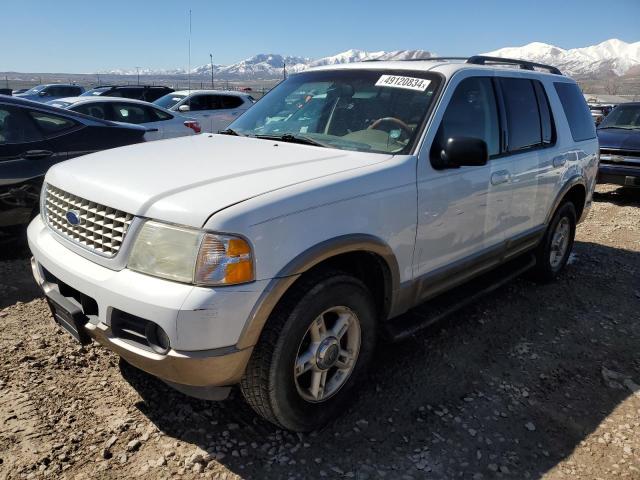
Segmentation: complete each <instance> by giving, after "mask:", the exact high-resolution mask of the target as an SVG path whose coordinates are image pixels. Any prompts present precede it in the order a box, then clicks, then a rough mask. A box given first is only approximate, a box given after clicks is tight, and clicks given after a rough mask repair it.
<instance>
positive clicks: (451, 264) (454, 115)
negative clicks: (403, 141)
mask: <svg viewBox="0 0 640 480" xmlns="http://www.w3.org/2000/svg"><path fill="white" fill-rule="evenodd" d="M456 80H457V81H456ZM499 118H500V116H499V109H498V104H497V101H496V94H495V89H494V85H493V80H492V79H491V78H489V77H477V76H469V74H468V73H467V74H461V75H460V76H458V77H454V79H453V81H452V82H451V84H450V85H449V87H448V89H447V91H446V92H445V93H444V95H443V101H442V102H441V104H440V107H439V109H438V111H437V112H436V114H435V116H434V123H433V125H432V126H431V128H430V129H429V133H428V134H427V137H426V138H425V143H424V144H423V147H422V149H421V153H420V158H419V163H418V175H417V188H418V227H417V236H416V248H415V253H414V277H416V278H420V277H422V279H423V280H424V281H423V282H422V284H423V288H422V295H421V297H422V299H425V298H427V297H429V296H432V295H433V294H435V293H434V292H437V291H438V289H444V288H445V287H446V286H449V285H451V283H456V281H458V280H460V279H462V278H463V277H464V276H465V275H467V274H472V273H474V272H475V271H476V269H477V268H478V267H479V266H482V265H486V264H490V263H491V262H492V261H493V260H494V257H493V254H494V253H497V252H498V251H499V250H500V248H501V247H502V244H503V241H504V225H505V219H506V217H508V215H509V209H510V205H509V204H510V195H511V190H510V188H509V185H508V180H505V179H508V174H505V170H506V162H508V160H507V159H504V158H499V154H500V150H501V149H500V142H501V140H500V139H501V128H500V121H499ZM455 136H460V137H475V138H481V139H483V140H484V141H485V142H486V143H487V146H488V150H489V154H490V159H489V161H488V162H487V164H486V165H482V166H462V167H459V168H448V169H442V170H438V169H435V168H434V167H433V166H432V164H431V157H432V156H433V155H439V154H440V151H441V149H442V148H441V146H442V145H444V142H446V141H447V139H448V138H451V137H455ZM458 283H459V282H458Z"/></svg>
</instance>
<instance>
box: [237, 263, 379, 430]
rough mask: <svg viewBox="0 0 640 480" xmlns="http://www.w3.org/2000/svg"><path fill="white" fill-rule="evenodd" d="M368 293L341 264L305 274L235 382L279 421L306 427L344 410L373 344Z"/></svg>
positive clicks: (373, 325) (259, 408) (373, 323)
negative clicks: (239, 378)
mask: <svg viewBox="0 0 640 480" xmlns="http://www.w3.org/2000/svg"><path fill="white" fill-rule="evenodd" d="M375 340H376V311H375V307H374V302H373V299H372V296H371V293H370V292H369V290H368V289H367V288H366V286H365V285H364V284H363V283H362V282H361V281H360V280H358V279H356V278H354V277H352V276H350V275H347V274H345V273H342V272H339V271H325V272H319V273H316V274H312V275H310V276H309V277H308V278H302V279H301V280H299V282H298V283H297V284H295V285H294V286H293V288H292V290H291V291H290V292H288V293H287V295H286V297H285V298H284V299H283V301H281V303H280V304H279V305H278V307H276V309H275V310H274V312H273V313H272V314H271V317H270V318H269V320H268V321H267V324H266V325H265V327H264V330H263V331H262V334H261V336H260V339H259V341H258V344H257V345H256V346H255V348H254V350H253V354H252V355H251V359H250V361H249V364H248V366H247V370H246V372H245V374H244V376H243V378H242V380H241V383H240V388H241V391H242V394H243V396H244V398H245V399H246V401H247V403H248V404H249V405H250V406H251V407H252V408H253V409H254V410H255V411H256V412H257V413H258V414H259V415H260V416H262V417H263V418H265V419H266V420H268V421H270V422H272V423H274V424H276V425H277V426H279V427H282V428H285V429H288V430H294V431H300V432H304V431H310V430H314V429H317V428H319V427H321V426H323V425H324V424H326V423H327V422H328V421H329V420H331V419H332V418H333V417H335V416H337V415H339V414H340V413H342V412H343V411H344V408H345V406H346V405H347V404H348V402H349V401H350V400H352V399H353V395H351V390H352V389H353V388H354V387H355V386H356V384H357V383H358V382H359V381H360V380H362V378H363V376H364V374H365V371H366V368H367V365H368V363H369V362H370V360H371V356H372V353H373V350H374V347H375Z"/></svg>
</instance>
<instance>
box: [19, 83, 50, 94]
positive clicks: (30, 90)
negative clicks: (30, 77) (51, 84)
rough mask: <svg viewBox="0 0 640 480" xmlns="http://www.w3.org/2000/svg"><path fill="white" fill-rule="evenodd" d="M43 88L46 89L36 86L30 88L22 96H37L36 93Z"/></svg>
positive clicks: (43, 86) (42, 86) (43, 87)
mask: <svg viewBox="0 0 640 480" xmlns="http://www.w3.org/2000/svg"><path fill="white" fill-rule="evenodd" d="M45 88H46V85H38V86H37V87H33V88H30V89H29V90H27V91H26V92H24V94H25V95H37V94H38V93H40V92H41V91H42V90H44V89H45Z"/></svg>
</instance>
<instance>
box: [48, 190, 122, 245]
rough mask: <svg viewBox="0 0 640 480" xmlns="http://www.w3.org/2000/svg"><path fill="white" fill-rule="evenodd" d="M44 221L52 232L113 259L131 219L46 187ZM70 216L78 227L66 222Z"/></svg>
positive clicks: (117, 211) (109, 208)
mask: <svg viewBox="0 0 640 480" xmlns="http://www.w3.org/2000/svg"><path fill="white" fill-rule="evenodd" d="M44 203H45V204H44V207H45V218H46V220H47V223H48V224H49V226H50V227H51V228H53V229H54V230H55V231H57V232H58V233H60V234H61V235H62V236H64V237H66V238H68V239H70V240H72V241H74V242H76V243H78V244H80V245H81V246H83V247H85V248H86V249H87V250H91V251H93V252H96V253H98V254H100V255H102V256H105V257H113V256H115V255H116V253H118V250H120V246H121V245H122V242H123V241H124V238H125V236H126V234H127V230H128V229H129V227H130V225H131V221H132V220H133V215H131V214H129V213H126V212H122V211H120V210H116V209H114V208H111V207H106V206H104V205H100V204H99V203H96V202H91V201H89V200H86V199H84V198H81V197H78V196H76V195H73V194H71V193H68V192H65V191H64V190H60V189H59V188H56V187H54V186H53V185H47V190H46V195H45V202H44ZM69 212H73V213H74V214H75V215H76V216H77V217H78V220H79V222H78V224H77V225H73V224H72V223H70V222H69V221H68V220H67V214H68V213H69Z"/></svg>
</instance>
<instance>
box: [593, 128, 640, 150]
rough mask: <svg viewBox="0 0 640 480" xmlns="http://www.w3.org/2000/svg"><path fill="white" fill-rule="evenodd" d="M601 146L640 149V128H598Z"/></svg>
mask: <svg viewBox="0 0 640 480" xmlns="http://www.w3.org/2000/svg"><path fill="white" fill-rule="evenodd" d="M598 141H599V143H600V148H614V149H620V150H639V151H640V130H622V129H613V128H612V129H606V130H598Z"/></svg>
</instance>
